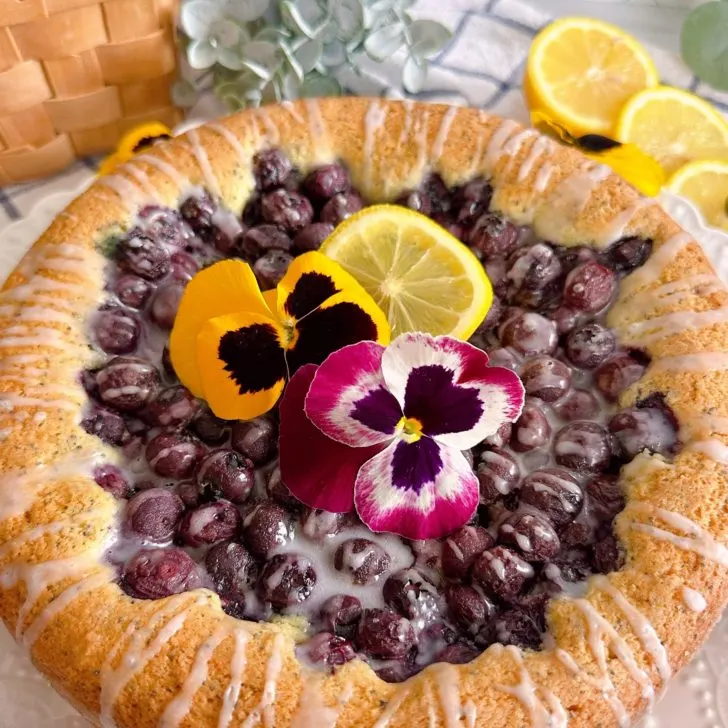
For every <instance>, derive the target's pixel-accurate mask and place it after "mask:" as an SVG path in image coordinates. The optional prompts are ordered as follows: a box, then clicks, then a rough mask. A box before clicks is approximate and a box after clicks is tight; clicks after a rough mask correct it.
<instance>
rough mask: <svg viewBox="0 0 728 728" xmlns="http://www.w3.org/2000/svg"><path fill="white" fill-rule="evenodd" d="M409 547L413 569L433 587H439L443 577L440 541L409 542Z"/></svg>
mask: <svg viewBox="0 0 728 728" xmlns="http://www.w3.org/2000/svg"><path fill="white" fill-rule="evenodd" d="M409 546H410V548H411V549H412V553H413V554H414V555H415V562H414V564H413V566H414V568H416V569H417V570H418V571H419V572H420V573H421V574H423V575H424V576H425V578H426V579H427V580H428V581H429V582H431V583H432V584H434V585H435V586H440V585H441V584H442V575H443V570H442V544H441V543H440V541H435V539H425V540H423V541H410V544H409Z"/></svg>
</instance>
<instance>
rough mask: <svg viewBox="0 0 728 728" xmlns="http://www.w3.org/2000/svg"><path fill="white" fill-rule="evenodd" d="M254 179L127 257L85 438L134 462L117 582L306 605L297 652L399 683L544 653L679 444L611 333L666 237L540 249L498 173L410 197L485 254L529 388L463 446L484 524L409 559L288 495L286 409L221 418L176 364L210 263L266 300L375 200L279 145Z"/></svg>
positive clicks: (118, 275)
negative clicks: (626, 509)
mask: <svg viewBox="0 0 728 728" xmlns="http://www.w3.org/2000/svg"><path fill="white" fill-rule="evenodd" d="M254 173H255V180H256V191H255V194H254V195H253V197H252V198H251V199H250V201H249V202H248V204H247V205H246V207H245V209H244V210H243V211H242V213H241V214H240V216H239V217H236V216H234V215H232V214H231V213H230V212H229V211H226V210H224V209H222V208H221V207H220V206H219V204H218V203H217V202H216V201H215V200H214V199H213V198H212V197H211V196H210V195H209V194H207V193H201V194H199V195H196V196H193V197H190V198H188V199H187V200H185V201H184V203H183V204H182V205H181V207H180V209H179V210H171V209H166V208H158V207H148V208H145V209H144V210H142V211H141V213H140V215H139V218H138V220H137V224H136V225H135V226H134V227H133V228H132V229H131V230H129V231H128V232H127V233H126V234H125V235H124V237H123V239H122V240H121V241H120V242H119V243H118V245H117V247H116V251H115V254H114V259H113V265H112V266H111V270H110V272H109V284H108V297H107V300H106V302H105V303H104V304H103V305H102V306H101V308H100V309H99V311H98V312H97V313H96V315H95V317H94V320H93V322H92V331H91V338H92V340H93V342H94V344H95V345H96V346H97V347H98V349H100V350H101V351H102V352H104V353H105V354H106V355H108V356H107V358H106V361H105V363H104V364H103V366H101V367H100V368H98V369H94V370H88V371H84V372H83V373H82V375H81V379H82V382H83V385H84V387H85V389H86V391H87V392H88V395H89V406H88V410H87V413H86V415H85V417H84V420H83V426H84V427H85V428H86V430H87V431H88V432H90V433H92V434H95V435H97V436H98V437H99V438H101V439H102V440H103V441H104V442H106V443H107V444H110V445H113V446H116V447H118V448H120V449H121V450H122V451H123V454H124V463H125V465H124V467H122V468H119V467H116V466H113V465H104V466H101V467H99V468H98V469H97V470H96V473H95V477H96V481H97V482H98V484H99V485H100V486H101V487H103V488H104V489H106V490H107V491H109V492H110V493H112V494H113V495H114V496H115V497H117V498H119V499H124V500H125V501H126V505H125V509H124V522H123V526H122V530H121V535H120V542H119V544H117V545H116V546H115V547H114V548H113V549H112V551H111V552H110V554H109V558H110V559H111V560H112V561H113V562H115V563H117V564H118V567H119V582H120V584H121V586H122V588H123V589H125V590H126V591H127V592H128V593H129V594H130V595H132V596H134V597H138V598H144V599H154V598H161V597H164V596H168V595H171V594H175V593H179V592H181V591H184V590H188V589H192V588H196V587H199V586H206V587H208V588H211V589H214V590H215V591H216V592H217V593H218V594H219V596H220V599H221V602H222V604H223V607H224V609H225V610H226V611H227V612H228V613H229V614H231V615H234V616H236V617H240V618H246V619H266V618H268V617H269V616H270V615H271V614H273V613H283V614H304V615H306V616H307V617H308V620H309V623H310V626H311V639H310V640H309V641H308V642H307V643H306V644H305V645H304V646H303V647H302V648H301V650H302V656H305V657H306V658H307V659H309V660H311V661H313V662H315V663H321V664H323V665H326V666H328V667H335V666H337V665H341V664H343V663H344V662H346V661H348V660H350V659H352V658H353V657H355V656H356V655H359V656H361V657H363V658H365V659H367V660H369V661H370V663H371V664H372V665H373V666H374V667H375V669H376V670H377V672H378V674H379V675H380V676H381V677H383V678H384V679H387V680H390V681H398V680H403V679H406V678H407V677H408V676H409V675H411V674H413V673H414V672H416V671H418V670H419V669H421V668H422V667H423V666H425V665H426V664H428V663H430V662H433V661H449V662H454V663H458V662H467V661H469V660H471V659H473V658H474V657H475V656H476V655H477V654H479V653H480V652H481V651H482V650H483V649H485V648H486V647H487V646H488V645H490V644H492V643H494V642H500V643H503V644H516V645H520V646H523V647H528V648H534V649H536V648H538V647H539V645H540V644H541V639H542V634H543V632H544V631H545V628H546V625H545V609H546V604H547V602H548V600H549V598H550V597H551V596H553V595H555V594H558V593H560V592H561V591H563V590H567V591H568V590H570V589H575V588H578V585H579V583H580V582H582V581H583V580H584V579H585V578H586V577H587V576H588V575H589V574H591V573H595V572H608V571H610V570H613V569H616V568H619V566H620V564H621V560H622V558H623V557H622V554H621V551H620V547H619V543H618V541H617V540H616V539H615V536H614V534H613V531H612V523H613V520H614V518H615V516H616V515H617V514H618V513H619V511H620V510H621V509H622V507H623V505H624V501H623V495H622V493H621V490H620V487H619V484H618V482H617V477H616V476H617V473H618V471H619V468H620V467H621V466H622V465H623V464H624V463H626V462H629V461H630V460H631V459H632V458H633V457H634V456H635V455H636V454H638V453H639V452H641V451H643V450H645V449H647V450H650V451H653V452H659V453H662V454H665V455H670V454H671V453H672V452H673V451H674V449H675V448H676V447H677V430H676V424H675V419H674V417H673V416H672V413H671V412H670V409H669V407H668V406H667V404H666V403H665V401H664V398H662V397H660V396H652V397H651V398H649V399H648V400H645V401H643V402H640V403H639V404H638V405H637V406H636V407H631V408H627V409H622V410H619V409H618V408H617V406H616V402H617V400H618V398H619V395H620V394H621V393H622V392H623V391H624V390H625V389H626V388H627V387H629V386H630V385H631V384H633V383H634V382H636V381H637V380H638V379H639V378H640V376H641V375H642V373H643V371H644V369H645V366H646V364H647V363H648V360H647V357H646V356H645V355H644V354H643V353H642V352H640V351H634V350H625V349H623V348H620V346H619V344H618V342H617V340H616V338H615V336H614V334H613V333H612V332H611V331H610V330H609V329H608V328H607V327H606V326H605V323H604V314H605V312H606V310H607V309H608V307H609V305H610V303H611V301H612V300H613V298H614V296H615V293H616V290H617V287H618V282H619V279H620V277H621V276H623V275H625V274H626V273H628V272H630V271H632V270H634V269H635V268H637V267H638V266H639V265H641V264H642V263H643V262H644V261H645V260H646V258H647V256H648V255H649V252H650V243H649V241H645V240H640V239H637V238H627V239H624V240H621V241H619V242H618V243H616V244H615V245H613V246H612V247H611V248H609V249H608V250H606V251H605V252H603V253H598V252H596V251H594V250H593V249H591V248H588V247H579V248H569V249H566V248H561V247H559V246H556V245H553V244H552V243H549V242H548V241H542V240H537V239H535V238H534V236H533V234H532V233H531V232H530V231H529V230H526V229H522V228H518V227H517V226H515V225H514V224H513V223H512V222H510V221H509V220H507V219H506V218H504V217H503V216H502V215H500V214H498V213H496V212H494V211H492V210H491V209H490V208H491V197H492V190H491V187H490V185H489V184H488V182H487V181H486V180H483V179H475V180H472V181H471V182H469V183H467V184H465V185H463V186H462V187H459V188H457V189H455V190H450V189H448V188H447V187H446V186H445V185H444V183H443V182H442V180H441V179H440V178H439V177H438V176H436V175H431V176H429V177H427V178H426V179H425V180H424V181H423V183H422V185H421V186H420V187H419V188H418V189H416V190H411V191H409V192H407V193H405V194H403V195H402V196H401V197H400V198H399V199H398V200H397V203H398V204H401V205H405V206H408V207H410V208H412V209H415V210H418V211H419V212H421V213H423V214H425V215H429V216H431V217H432V218H433V219H435V220H436V221H437V222H439V223H440V224H442V225H443V226H445V227H446V228H447V229H448V230H449V231H450V232H451V233H452V234H453V235H455V236H456V237H458V238H459V239H460V240H462V241H463V242H464V243H465V244H467V245H469V246H470V247H471V249H472V250H473V251H474V252H475V253H476V255H477V256H478V257H479V258H480V259H481V260H482V264H483V266H484V268H485V270H486V271H487V273H488V275H489V277H490V279H491V281H492V283H493V287H494V290H495V294H496V295H495V299H494V302H493V306H492V308H491V309H490V311H489V313H488V316H487V318H486V320H485V321H484V322H483V324H482V326H481V327H480V328H479V330H478V331H477V332H476V334H475V335H474V337H473V339H472V342H473V343H474V344H475V345H476V346H479V347H481V348H483V349H485V350H486V351H487V352H488V353H489V355H490V357H491V363H492V364H493V365H498V366H505V367H509V368H512V369H514V370H515V371H517V372H518V373H519V375H520V376H521V378H522V381H523V383H524V387H525V389H526V393H527V400H526V404H525V406H524V409H523V413H522V415H521V417H520V419H519V420H518V421H517V422H515V423H514V424H513V425H510V424H506V425H504V426H503V427H501V428H500V430H498V432H497V433H495V434H494V435H493V436H491V437H489V438H488V439H487V440H485V441H483V442H482V443H481V444H480V445H479V446H478V447H477V448H475V449H474V450H473V451H472V452H470V453H467V455H468V456H469V457H470V459H471V461H472V463H473V468H474V469H475V471H476V473H477V476H478V479H479V482H480V494H481V497H480V506H479V508H478V510H477V512H476V514H474V516H473V519H472V520H471V522H470V523H468V524H467V525H464V526H463V527H461V528H459V529H458V530H457V531H455V532H454V533H452V534H450V535H449V536H448V537H447V538H446V539H444V540H443V541H441V542H438V541H426V542H404V543H403V542H401V541H400V540H397V539H395V537H391V536H390V537H388V538H389V539H395V540H396V541H397V548H396V549H395V550H396V551H397V553H398V554H399V556H397V555H396V554H395V553H393V548H392V543H393V542H392V541H391V540H390V541H386V539H384V540H383V539H382V538H381V537H380V536H376V535H374V534H371V533H367V532H366V529H365V528H364V526H363V525H362V524H361V522H360V521H359V520H358V518H357V517H356V515H355V514H346V515H342V514H331V513H326V512H321V511H315V510H312V509H310V508H306V507H304V505H303V504H301V503H299V502H298V501H297V500H296V499H295V498H294V497H293V496H292V494H291V493H290V491H289V490H288V489H287V488H286V485H285V483H283V482H282V480H281V475H280V469H279V468H278V467H277V460H276V452H277V434H278V432H277V431H278V423H277V413H276V412H272V413H271V414H270V415H269V416H266V417H262V418H259V419H256V420H253V421H250V422H242V421H238V422H229V421H224V420H221V419H219V418H217V417H215V416H214V414H212V413H211V412H210V411H209V409H207V408H206V406H205V404H204V403H203V402H201V401H199V400H198V399H196V398H195V397H194V396H193V395H192V394H191V393H190V392H189V391H188V390H187V389H186V388H185V387H184V386H183V385H181V384H180V383H179V381H178V380H177V378H176V376H175V374H174V371H173V370H172V368H171V366H170V363H169V356H168V352H167V348H166V342H167V338H168V334H169V330H170V329H171V327H172V325H173V323H174V319H175V315H176V311H177V307H178V305H179V301H180V297H181V295H182V293H183V291H184V287H185V285H186V283H187V282H188V281H189V280H190V278H191V277H192V276H193V275H194V274H195V273H196V272H197V271H198V270H199V269H200V268H201V267H202V266H204V265H206V264H208V263H209V262H211V261H214V260H217V259H219V258H221V257H238V258H242V259H244V260H246V261H247V262H249V263H250V264H251V266H252V267H253V270H254V272H255V275H256V277H257V278H258V281H259V283H260V285H261V288H263V289H266V288H270V287H273V286H275V285H276V284H277V283H278V282H279V281H280V279H281V277H282V276H283V275H284V274H285V272H286V269H287V267H288V265H289V264H290V262H291V261H292V260H293V258H294V256H295V255H297V254H299V253H302V252H305V251H309V250H315V249H317V248H318V247H319V246H320V245H321V243H322V241H323V240H324V239H325V238H326V237H327V236H328V235H329V234H330V233H331V231H332V230H333V229H334V227H335V226H336V225H337V224H338V223H340V222H341V221H342V220H343V219H345V218H346V217H347V216H349V215H350V214H352V213H354V212H356V211H358V210H359V209H361V208H362V207H363V206H364V204H365V202H364V200H363V199H362V197H361V195H360V194H359V193H358V192H357V191H356V190H355V189H354V188H353V186H352V181H351V179H350V176H349V174H348V172H347V170H346V169H345V168H344V167H343V166H342V165H340V164H329V165H325V166H323V167H320V168H318V169H315V170H313V171H312V172H310V173H309V174H307V175H305V176H303V175H301V174H300V173H299V172H298V171H297V170H296V169H294V168H293V165H292V164H291V162H290V161H289V160H288V158H287V157H286V156H285V155H284V154H283V153H282V152H281V151H279V150H277V149H271V150H267V151H264V152H261V153H259V154H258V155H257V156H256V158H255V165H254ZM326 544H330V546H329V547H326V546H325V545H326ZM327 549H328V550H327ZM317 550H318V551H319V552H320V553H325V554H326V559H323V560H322V558H318V559H317V558H314V556H312V554H314V553H315V552H316V551H317ZM402 553H405V554H406V555H407V558H406V559H405V560H404V561H403V559H402V558H401V554H402ZM321 594H323V598H321V597H320V596H317V595H321Z"/></svg>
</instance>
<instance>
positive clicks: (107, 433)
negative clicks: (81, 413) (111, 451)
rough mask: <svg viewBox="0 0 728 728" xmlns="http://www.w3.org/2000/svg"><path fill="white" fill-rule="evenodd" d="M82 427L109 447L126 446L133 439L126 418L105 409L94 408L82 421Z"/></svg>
mask: <svg viewBox="0 0 728 728" xmlns="http://www.w3.org/2000/svg"><path fill="white" fill-rule="evenodd" d="M81 427H83V429H84V430H86V432H88V434H89V435H96V437H98V438H99V439H100V440H101V441H102V442H105V443H106V444H107V445H116V446H117V447H119V446H122V445H126V444H127V443H128V442H129V440H130V439H131V434H130V433H129V430H128V429H127V427H126V422H124V418H123V417H122V416H121V415H119V414H117V413H116V412H112V411H111V410H107V409H104V408H103V407H94V408H93V410H92V411H91V412H90V413H89V414H88V415H87V416H86V417H84V418H83V419H82V420H81Z"/></svg>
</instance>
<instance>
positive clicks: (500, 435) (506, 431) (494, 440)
mask: <svg viewBox="0 0 728 728" xmlns="http://www.w3.org/2000/svg"><path fill="white" fill-rule="evenodd" d="M512 432H513V425H512V424H511V423H510V422H504V423H503V424H502V425H501V426H500V427H499V428H498V429H497V430H496V431H495V432H494V433H493V434H492V435H489V436H488V437H486V438H485V439H484V440H483V442H482V443H481V444H482V445H485V446H486V447H488V448H492V449H496V448H501V447H505V446H506V445H507V444H508V443H509V442H510V439H511V433H512Z"/></svg>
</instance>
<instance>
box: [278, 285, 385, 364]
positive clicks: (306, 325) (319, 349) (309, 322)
mask: <svg viewBox="0 0 728 728" xmlns="http://www.w3.org/2000/svg"><path fill="white" fill-rule="evenodd" d="M365 296H366V298H359V297H358V296H357V295H351V292H350V291H349V290H346V291H342V292H341V293H337V294H336V295H335V296H332V297H331V298H329V299H328V300H327V301H326V303H323V304H322V305H320V306H319V307H318V308H317V309H316V310H315V311H312V312H311V313H309V314H308V315H307V316H305V317H304V318H303V319H301V320H300V321H298V323H297V324H296V331H297V332H298V336H297V338H296V339H295V344H294V346H293V348H291V349H289V350H288V353H287V355H286V357H287V359H288V366H289V367H290V370H291V374H293V373H294V372H295V371H297V370H298V368H299V367H301V366H303V365H304V364H321V363H322V362H323V361H324V359H326V357H327V356H328V355H329V354H331V353H332V352H334V351H338V350H339V349H342V348H343V347H345V346H349V345H350V344H356V343H357V342H359V341H376V342H378V343H380V344H387V343H388V342H389V324H388V323H387V318H386V316H385V315H384V313H382V310H381V309H380V308H379V306H377V304H376V303H374V299H372V298H371V297H369V294H367V293H365Z"/></svg>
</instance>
